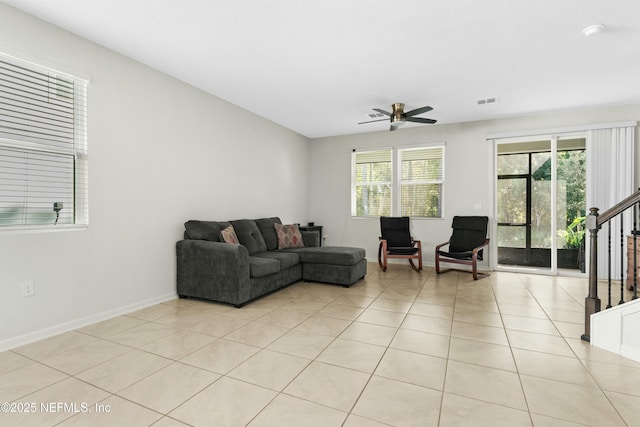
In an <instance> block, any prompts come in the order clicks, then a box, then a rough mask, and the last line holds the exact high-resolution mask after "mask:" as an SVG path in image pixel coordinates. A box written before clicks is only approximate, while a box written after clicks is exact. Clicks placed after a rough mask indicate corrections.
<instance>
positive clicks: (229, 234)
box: [220, 225, 240, 245]
mask: <svg viewBox="0 0 640 427" xmlns="http://www.w3.org/2000/svg"><path fill="white" fill-rule="evenodd" d="M220 238H221V239H222V240H224V241H225V242H227V243H231V244H234V245H239V244H240V241H239V240H238V236H236V230H234V229H233V225H230V226H228V227H227V228H225V229H224V230H222V231H221V232H220Z"/></svg>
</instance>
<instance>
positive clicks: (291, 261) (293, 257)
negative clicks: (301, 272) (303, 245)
mask: <svg viewBox="0 0 640 427" xmlns="http://www.w3.org/2000/svg"><path fill="white" fill-rule="evenodd" d="M253 256H255V257H261V258H271V259H277V260H278V261H280V269H281V270H284V269H287V268H289V267H293V266H294V265H296V264H299V263H300V256H299V255H298V254H297V253H295V252H283V251H267V252H261V253H259V254H254V255H253Z"/></svg>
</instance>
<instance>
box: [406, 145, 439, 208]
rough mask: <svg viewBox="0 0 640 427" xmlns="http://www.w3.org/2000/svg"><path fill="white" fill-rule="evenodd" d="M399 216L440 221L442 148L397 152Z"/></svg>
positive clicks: (412, 149)
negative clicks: (398, 165) (437, 219)
mask: <svg viewBox="0 0 640 427" xmlns="http://www.w3.org/2000/svg"><path fill="white" fill-rule="evenodd" d="M398 156H399V162H400V215H401V216H411V217H423V218H442V190H443V185H444V147H426V148H411V149H400V150H398Z"/></svg>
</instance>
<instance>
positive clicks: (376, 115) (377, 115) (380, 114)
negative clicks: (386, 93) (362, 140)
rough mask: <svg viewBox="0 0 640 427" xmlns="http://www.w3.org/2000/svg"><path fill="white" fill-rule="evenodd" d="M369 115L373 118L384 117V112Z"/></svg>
mask: <svg viewBox="0 0 640 427" xmlns="http://www.w3.org/2000/svg"><path fill="white" fill-rule="evenodd" d="M367 115H368V116H369V117H370V118H372V119H377V118H378V117H384V114H382V113H369V114H367Z"/></svg>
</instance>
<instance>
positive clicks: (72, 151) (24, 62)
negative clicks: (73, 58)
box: [0, 52, 89, 234]
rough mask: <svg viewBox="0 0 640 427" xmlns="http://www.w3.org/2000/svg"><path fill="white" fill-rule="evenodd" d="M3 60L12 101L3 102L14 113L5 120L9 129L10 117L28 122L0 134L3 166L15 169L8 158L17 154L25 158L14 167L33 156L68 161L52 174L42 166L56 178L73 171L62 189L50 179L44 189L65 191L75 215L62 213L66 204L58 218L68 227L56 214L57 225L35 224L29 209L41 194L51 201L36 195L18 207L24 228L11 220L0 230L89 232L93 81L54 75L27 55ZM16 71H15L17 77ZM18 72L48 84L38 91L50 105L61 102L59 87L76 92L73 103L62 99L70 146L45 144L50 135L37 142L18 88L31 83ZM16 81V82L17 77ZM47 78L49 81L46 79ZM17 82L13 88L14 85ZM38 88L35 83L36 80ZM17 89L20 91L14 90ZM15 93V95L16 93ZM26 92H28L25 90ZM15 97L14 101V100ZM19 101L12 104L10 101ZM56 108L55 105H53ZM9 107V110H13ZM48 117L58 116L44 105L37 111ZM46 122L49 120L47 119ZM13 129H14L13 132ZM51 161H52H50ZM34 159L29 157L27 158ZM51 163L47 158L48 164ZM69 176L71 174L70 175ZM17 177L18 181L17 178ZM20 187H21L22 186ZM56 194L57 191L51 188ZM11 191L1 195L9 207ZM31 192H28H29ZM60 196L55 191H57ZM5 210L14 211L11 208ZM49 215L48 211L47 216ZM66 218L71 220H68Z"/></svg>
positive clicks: (6, 55)
mask: <svg viewBox="0 0 640 427" xmlns="http://www.w3.org/2000/svg"><path fill="white" fill-rule="evenodd" d="M0 60H2V64H3V66H4V64H8V65H7V66H8V67H11V68H7V69H5V70H4V71H3V72H2V76H3V77H6V78H7V79H9V80H6V81H7V86H5V88H6V94H7V95H8V96H7V98H5V99H6V100H7V101H8V103H9V104H12V105H15V107H16V108H15V109H7V110H5V111H8V113H7V116H5V120H7V122H8V123H9V126H11V125H12V124H13V123H12V122H11V121H10V120H11V117H12V115H13V116H16V117H17V116H23V117H25V119H24V122H23V123H22V124H18V125H17V127H16V128H13V127H8V126H7V127H3V128H0V149H4V151H5V153H4V155H5V157H4V158H5V160H7V161H9V162H10V163H9V165H10V164H11V160H10V157H6V156H7V155H10V152H11V151H16V152H17V153H18V154H23V155H24V158H23V159H22V160H20V158H19V157H18V158H17V159H18V163H16V165H18V166H19V165H21V164H22V165H30V164H32V163H31V162H34V161H36V162H37V160H34V158H33V156H34V154H35V157H40V158H42V159H44V161H53V160H54V158H56V157H63V158H67V159H68V160H69V161H65V162H64V164H63V163H60V164H58V165H57V166H55V165H54V167H53V169H51V166H46V165H45V166H41V167H44V168H47V169H46V170H51V171H53V173H54V174H58V173H59V172H60V171H62V170H63V169H64V165H65V164H66V165H67V167H68V166H71V167H72V169H73V170H72V171H71V172H68V173H67V175H68V176H69V177H70V179H68V180H66V182H64V183H59V182H56V179H55V178H51V179H54V180H53V181H51V180H50V179H49V178H48V179H45V180H44V181H43V182H44V183H45V185H46V184H47V183H49V184H51V183H55V184H58V185H61V186H60V187H59V188H60V189H62V190H63V192H64V193H66V194H67V196H66V198H65V199H64V200H65V201H66V200H71V204H72V206H70V207H69V208H72V210H73V212H70V213H67V212H64V209H65V208H67V206H66V203H65V205H64V207H63V210H62V211H61V212H62V215H60V219H62V220H63V221H65V222H58V215H57V213H54V214H52V216H53V218H55V222H53V221H47V222H46V223H43V222H40V221H38V220H37V219H34V217H32V215H34V211H31V208H30V207H29V206H30V205H31V204H32V203H34V199H37V198H38V196H40V195H41V194H45V195H50V194H49V192H45V193H41V194H37V193H28V192H25V193H24V200H25V201H24V202H22V204H18V208H19V209H21V210H22V213H21V215H22V216H23V219H22V220H18V221H21V222H20V223H15V222H16V220H15V219H8V220H7V224H4V225H0V233H3V234H4V233H10V234H14V233H25V232H26V233H30V232H46V231H62V230H81V229H86V228H87V227H88V225H89V200H88V192H89V191H88V163H89V157H88V141H87V127H88V125H87V109H88V99H87V94H88V86H89V80H88V79H86V78H83V77H78V76H76V75H73V74H70V73H67V72H63V71H59V70H57V69H54V68H53V67H51V66H49V65H47V64H43V63H42V61H38V60H37V59H36V60H32V59H27V58H24V56H23V55H15V56H14V55H12V54H9V53H7V52H0ZM13 69H15V71H13ZM20 69H23V70H25V71H24V72H25V73H30V74H32V75H35V74H39V75H41V76H43V77H44V78H45V80H43V81H46V82H47V83H46V84H48V86H47V88H45V89H38V93H39V94H46V96H47V99H59V98H60V90H61V86H60V85H61V84H62V87H63V89H62V90H66V88H67V87H69V86H68V85H69V83H71V85H72V89H73V98H71V97H66V99H64V98H65V97H64V96H63V97H62V101H63V102H68V103H69V108H70V110H68V111H70V115H69V116H68V117H69V118H70V119H69V120H70V124H71V126H69V129H72V131H71V133H72V135H71V138H70V139H69V142H68V143H65V142H63V141H62V139H60V140H58V139H56V138H55V137H54V138H53V139H51V140H49V141H47V140H46V139H47V137H48V135H53V134H48V133H46V134H43V135H44V137H42V138H39V137H38V135H37V134H36V130H37V127H36V128H34V127H33V126H35V123H36V121H33V120H38V119H37V117H38V116H37V115H34V116H30V115H29V114H25V113H24V112H21V111H25V110H24V108H25V106H27V105H28V104H26V103H23V102H25V101H22V100H23V99H26V98H23V97H24V96H25V95H26V94H27V92H22V90H21V89H19V85H20V83H21V82H24V83H25V86H24V87H25V88H26V90H28V87H27V86H26V83H27V82H28V80H24V81H23V80H21V77H20V76H19V74H21V71H20ZM13 76H15V77H13ZM24 76H25V79H30V78H32V77H27V74H24ZM45 76H46V77H45ZM11 81H14V82H15V83H11ZM32 81H33V82H35V81H36V80H32ZM13 85H18V86H13ZM14 87H16V88H17V89H14ZM23 90H25V89H23ZM12 93H13V95H10V94H12ZM27 96H28V95H27ZM12 98H13V99H15V101H12V100H11V99H12ZM54 104H55V102H54ZM9 107H11V105H9ZM38 108H39V109H41V111H43V112H44V114H55V113H54V112H53V111H54V110H52V109H51V107H50V106H49V105H46V104H43V105H42V106H39V107H38ZM43 117H45V116H43ZM13 129H16V131H15V132H14V131H13ZM49 155H50V156H49ZM29 156H31V157H29ZM47 157H49V158H47ZM67 170H68V169H67ZM5 176H7V177H8V178H11V176H12V174H11V172H9V174H8V175H5ZM16 176H17V175H16ZM34 176H35V175H33V174H27V175H26V177H25V178H24V180H23V181H20V182H21V183H24V186H25V187H26V186H27V185H28V183H29V182H30V180H31V179H33V177H34ZM18 185H21V184H20V183H19V184H18ZM52 188H54V187H52ZM10 191H11V185H10V186H9V187H6V188H5V190H3V194H4V195H5V197H7V198H6V199H5V200H6V201H7V203H10V199H11V198H10V197H9V196H8V195H7V194H8V193H9V192H10ZM25 191H27V190H25ZM53 191H54V192H55V191H56V190H55V189H54V190H53ZM53 198H55V196H52V201H51V202H52V203H51V205H52V206H51V210H52V212H55V210H54V207H53V202H55V201H58V200H53ZM7 206H10V204H9V205H7ZM43 212H45V211H43ZM38 214H39V213H35V218H37V216H38ZM65 214H67V215H65Z"/></svg>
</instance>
